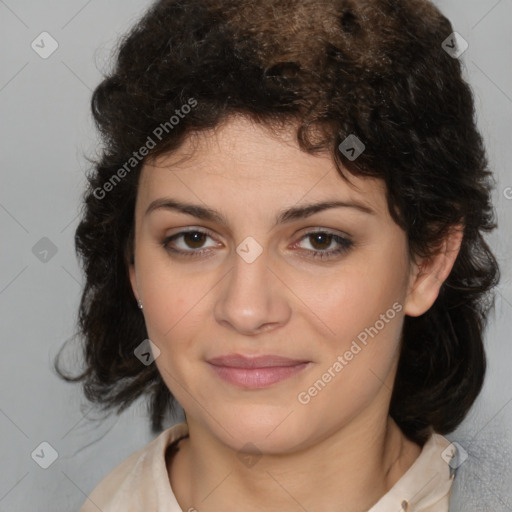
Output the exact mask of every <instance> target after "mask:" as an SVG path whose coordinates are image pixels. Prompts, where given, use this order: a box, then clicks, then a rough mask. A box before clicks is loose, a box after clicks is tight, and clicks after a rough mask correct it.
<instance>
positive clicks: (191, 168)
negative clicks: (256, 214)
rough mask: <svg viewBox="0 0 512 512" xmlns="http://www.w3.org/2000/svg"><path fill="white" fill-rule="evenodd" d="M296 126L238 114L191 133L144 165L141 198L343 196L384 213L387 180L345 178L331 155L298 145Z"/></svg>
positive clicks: (282, 200) (302, 198) (284, 199)
mask: <svg viewBox="0 0 512 512" xmlns="http://www.w3.org/2000/svg"><path fill="white" fill-rule="evenodd" d="M296 130H297V127H296V126H294V125H286V126H284V127H282V128H280V129H279V130H272V129H270V128H269V127H268V126H265V125H261V124H259V123H255V122H254V121H251V120H249V119H247V118H245V117H236V118H231V119H229V120H228V121H226V122H225V123H222V124H221V125H219V126H217V127H216V128H215V129H211V130H204V131H200V132H196V133H193V134H191V135H189V136H188V137H187V138H186V139H185V140H184V143H183V144H182V145H181V147H180V148H179V149H177V150H175V151H173V152H172V153H170V154H164V155H161V156H159V157H157V158H156V159H155V160H153V161H148V162H147V163H146V164H145V165H144V167H143V169H142V174H141V179H140V184H139V198H138V201H140V202H143V203H146V202H150V201H152V200H154V199H155V198H157V197H159V196H162V195H163V194H165V193H172V194H173V195H176V193H180V191H181V192H183V193H184V194H185V195H187V196H190V197H193V195H196V196H197V195H201V194H204V193H208V195H209V197H212V198H214V197H216V198H217V200H222V201H224V202H225V201H229V199H230V198H232V199H235V197H234V196H233V194H236V195H237V196H243V197H244V199H251V200H253V201H268V202H276V203H280V204H283V203H287V202H299V201H308V200H309V201H312V200H326V199H334V198H339V199H343V200H347V201H348V200H351V199H352V200H357V201H359V202H361V203H363V204H367V205H368V206H370V207H371V208H372V209H374V210H379V209H380V210H382V213H385V210H386V209H387V205H386V200H385V191H386V186H385V183H384V181H383V180H381V179H375V178H367V177H359V176H353V175H351V174H350V173H349V172H348V171H347V170H344V175H345V176H347V177H348V179H349V181H346V180H344V179H343V178H342V177H341V176H340V175H339V171H338V169H337V168H336V165H335V164H334V162H333V160H332V157H331V155H329V154H327V153H326V152H324V153H318V154H309V153H306V152H304V151H303V150H301V149H300V147H299V145H298V143H297V140H296ZM187 189H188V190H187ZM223 192H224V193H223ZM191 194H192V195H191ZM196 199H197V197H196ZM207 202H208V201H207Z"/></svg>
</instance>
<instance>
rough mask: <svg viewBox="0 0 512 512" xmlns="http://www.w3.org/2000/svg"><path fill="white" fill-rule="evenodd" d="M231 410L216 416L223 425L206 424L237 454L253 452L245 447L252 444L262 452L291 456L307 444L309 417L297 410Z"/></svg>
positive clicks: (252, 408)
mask: <svg viewBox="0 0 512 512" xmlns="http://www.w3.org/2000/svg"><path fill="white" fill-rule="evenodd" d="M229 409H230V410H226V411H222V412H220V413H219V415H215V417H218V418H222V421H221V425H219V424H217V422H215V421H211V420H210V419H206V421H207V423H208V425H207V428H208V429H210V430H211V431H212V432H213V433H214V435H215V436H216V437H217V438H218V439H220V440H221V442H223V443H224V444H226V445H228V446H229V447H231V448H232V449H233V450H235V451H239V450H241V449H244V451H246V450H248V451H250V450H251V448H250V446H246V445H248V444H249V445H254V446H255V448H256V451H259V452H262V453H269V454H270V453H274V454H278V453H288V452H292V451H295V449H297V448H299V447H300V445H302V444H304V443H305V442H306V439H307V431H306V429H305V428H304V425H307V421H306V418H301V417H300V415H299V414H298V411H294V412H292V411H293V408H290V407H289V408H284V407H283V408H280V407H269V406H265V405H251V406H247V407H236V408H235V407H232V408H229ZM290 413H291V414H290ZM229 434H232V435H229ZM243 447H245V448H243Z"/></svg>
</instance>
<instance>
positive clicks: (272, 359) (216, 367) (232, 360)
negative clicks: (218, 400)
mask: <svg viewBox="0 0 512 512" xmlns="http://www.w3.org/2000/svg"><path fill="white" fill-rule="evenodd" d="M207 363H208V364H209V365H210V367H211V368H212V370H213V371H214V372H215V374H216V375H217V376H218V377H220V378H221V379H223V380H225V381H227V382H229V383H231V384H234V385H237V386H239V387H243V388H252V389H256V388H263V387H267V386H271V385H272V384H276V383H277V382H280V381H282V380H285V379H287V378H288V377H291V376H292V375H295V374H297V373H298V372H300V371H302V370H304V369H305V368H307V367H308V366H309V365H310V361H307V360H299V359H290V358H288V357H282V356H277V355H262V356H242V355H240V354H230V355H225V356H219V357H214V358H211V359H209V360H208V361H207Z"/></svg>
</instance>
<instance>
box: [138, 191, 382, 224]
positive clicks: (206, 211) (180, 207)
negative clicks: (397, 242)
mask: <svg viewBox="0 0 512 512" xmlns="http://www.w3.org/2000/svg"><path fill="white" fill-rule="evenodd" d="M332 208H353V209H355V210H358V211H360V212H362V213H366V214H369V215H375V211H374V210H372V209H371V208H369V207H368V206H366V205H364V204H361V203H358V202H346V201H324V202H321V203H312V204H308V205H305V206H294V207H292V208H288V209H286V210H282V211H281V212H279V214H278V215H277V217H276V221H275V225H277V224H284V223H287V222H292V221H294V220H299V219H305V218H307V217H310V216H311V215H314V214H315V213H318V212H321V211H324V210H329V209H332ZM159 209H164V210H174V211H178V212H180V213H185V214H187V215H191V216H192V217H197V218H198V219H203V220H209V221H212V222H218V223H219V224H223V225H224V226H228V225H229V222H228V221H227V219H226V218H225V217H224V216H223V215H222V214H221V213H219V212H218V211H217V210H214V209H212V208H208V207H204V206H201V205H198V204H191V203H183V202H181V201H177V200H175V199H172V198H165V197H163V198H160V199H155V200H154V201H153V202H152V203H151V204H150V205H149V206H148V208H147V210H146V212H145V213H144V216H146V215H149V214H150V213H151V212H153V211H155V210H159Z"/></svg>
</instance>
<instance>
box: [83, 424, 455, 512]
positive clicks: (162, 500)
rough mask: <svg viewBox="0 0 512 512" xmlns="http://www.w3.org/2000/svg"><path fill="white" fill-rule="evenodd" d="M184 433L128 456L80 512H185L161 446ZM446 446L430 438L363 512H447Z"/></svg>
mask: <svg viewBox="0 0 512 512" xmlns="http://www.w3.org/2000/svg"><path fill="white" fill-rule="evenodd" d="M187 434H188V426H187V424H186V423H178V424H177V425H175V426H173V427H171V428H169V429H167V430H165V431H164V432H162V433H161V434H160V435H159V436H158V437H157V438H156V439H154V440H153V441H152V442H150V443H149V444H147V445H146V446H145V447H143V448H142V449H140V450H138V451H136V452H135V453H133V454H132V455H130V456H129V457H128V458H127V459H125V460H124V461H123V462H121V464H119V465H118V466H117V467H116V468H115V469H113V470H112V471H111V472H110V473H109V474H108V475H107V476H106V477H105V478H104V479H103V480H102V481H101V482H100V483H99V484H98V486H97V487H96V488H95V489H94V490H93V492H92V493H91V494H90V496H89V497H88V498H87V500H86V501H85V503H84V505H83V506H82V508H81V509H80V512H98V510H101V511H102V512H187V511H182V509H181V508H180V506H179V505H178V502H177V501H176V497H175V496H174V493H173V491H172V488H171V486H170V484H169V475H168V473H167V465H166V451H167V448H168V447H169V446H170V445H171V444H172V443H175V442H177V441H179V440H180V439H181V438H183V437H185V436H186V435H187ZM449 446H450V441H448V440H447V439H446V438H444V437H443V436H441V435H439V434H435V433H434V434H432V435H431V437H430V438H429V440H428V441H427V442H426V443H425V444H424V446H423V448H422V451H421V453H420V455H419V457H418V458H417V459H416V460H415V461H414V463H413V464H412V465H411V467H410V468H409V469H408V470H407V471H406V472H405V473H404V474H403V475H402V477H401V478H400V479H399V480H398V482H397V483H396V484H395V485H394V486H393V487H392V488H391V489H390V490H389V491H388V492H387V493H386V494H385V495H384V496H382V498H381V499H380V500H379V501H378V502H377V503H376V504H375V505H374V506H373V507H372V508H371V509H370V510H369V511H368V512H402V511H403V512H448V507H449V498H450V492H451V487H452V483H453V478H454V475H455V474H454V472H452V471H450V466H449V464H448V463H447V462H445V459H446V453H447V452H450V454H451V453H452V452H451V451H450V450H451V449H448V447H449ZM443 452H444V453H443ZM443 457H444V458H443ZM448 459H449V457H448ZM451 473H452V474H451Z"/></svg>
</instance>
